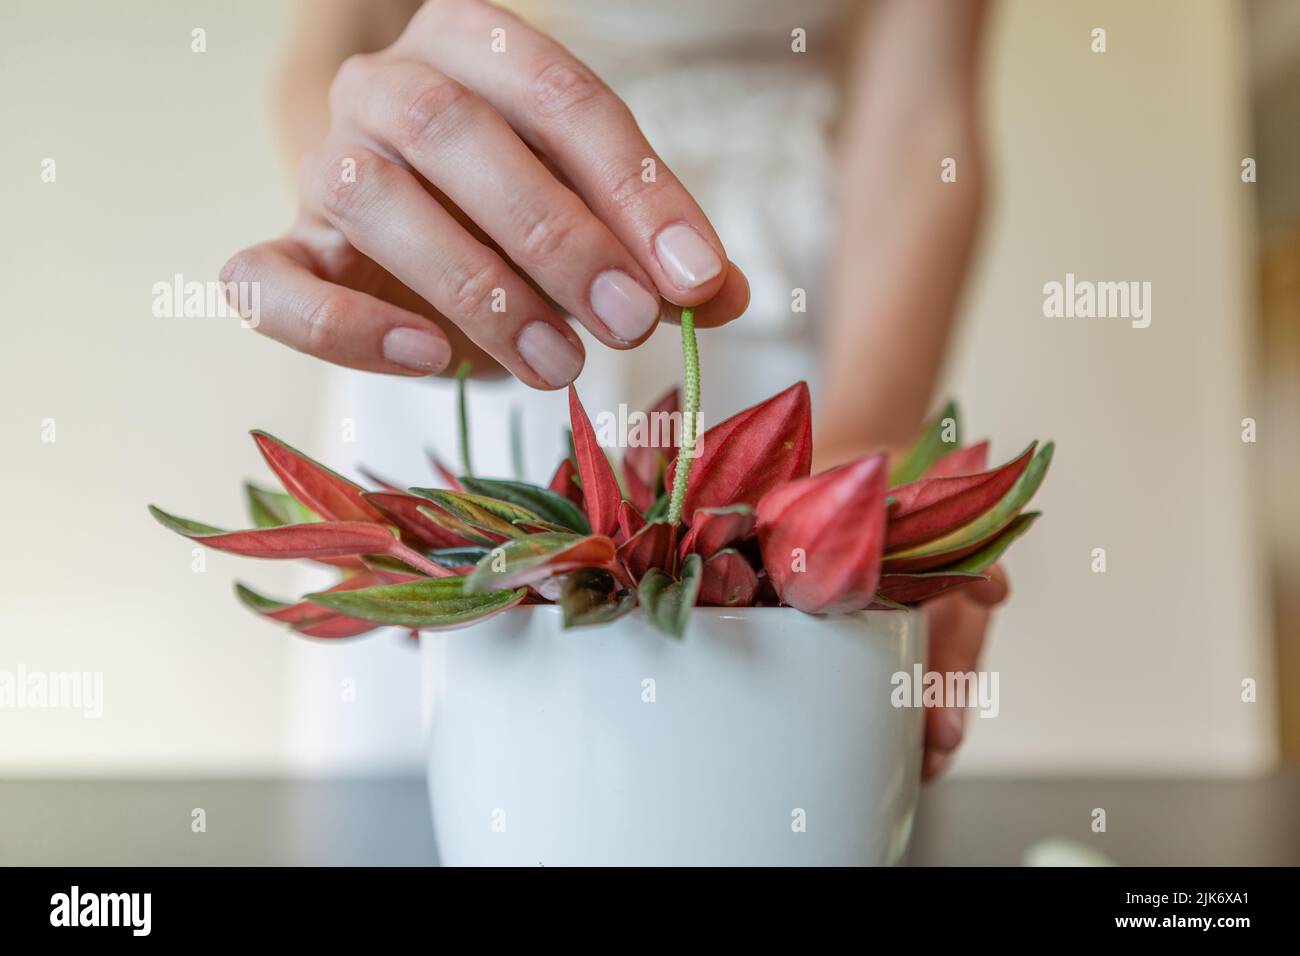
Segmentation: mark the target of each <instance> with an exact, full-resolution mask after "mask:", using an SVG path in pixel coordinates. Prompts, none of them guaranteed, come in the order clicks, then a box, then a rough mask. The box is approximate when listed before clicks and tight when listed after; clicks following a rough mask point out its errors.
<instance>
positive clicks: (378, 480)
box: [357, 465, 405, 495]
mask: <svg viewBox="0 0 1300 956" xmlns="http://www.w3.org/2000/svg"><path fill="white" fill-rule="evenodd" d="M357 473H358V474H359V475H361V477H362V478H364V479H366V481H368V482H370V483H371V484H372V485H374V486H375V487H376V488H380V489H382V490H384V491H392V492H396V493H397V494H399V495H400V494H405V489H403V488H401V487H399V486H398V485H395V484H393V483H392V482H391V481H389V480H388V479H387V478H382V477H380V476H379V475H377V474H375V472H373V471H371V470H370V469H369V468H367V467H366V466H365V465H357Z"/></svg>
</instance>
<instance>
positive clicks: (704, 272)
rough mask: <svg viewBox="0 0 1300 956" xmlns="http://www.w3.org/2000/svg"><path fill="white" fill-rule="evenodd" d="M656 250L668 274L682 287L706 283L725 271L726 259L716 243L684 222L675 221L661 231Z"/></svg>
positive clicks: (656, 241) (689, 287) (687, 287)
mask: <svg viewBox="0 0 1300 956" xmlns="http://www.w3.org/2000/svg"><path fill="white" fill-rule="evenodd" d="M655 253H656V254H657V255H658V256H659V264H660V265H661V266H663V268H664V271H665V272H667V273H668V278H670V279H672V280H673V283H674V284H676V285H677V286H678V287H680V288H682V289H694V288H695V287H696V286H697V285H703V284H704V283H705V282H708V281H709V280H710V279H712V278H713V277H714V276H716V275H717V274H718V273H719V272H721V271H722V260H721V259H719V258H718V254H717V253H716V252H714V251H713V247H712V246H711V245H709V244H708V243H707V242H705V240H704V237H703V236H701V235H700V234H699V233H698V232H696V231H695V230H694V229H692V228H691V227H690V226H688V225H686V223H684V222H675V223H673V224H672V225H671V226H666V227H664V228H663V229H661V230H660V231H659V235H657V236H656V237H655Z"/></svg>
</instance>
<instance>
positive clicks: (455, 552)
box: [425, 546, 492, 568]
mask: <svg viewBox="0 0 1300 956" xmlns="http://www.w3.org/2000/svg"><path fill="white" fill-rule="evenodd" d="M491 550H492V549H491V548H487V547H468V546H467V547H464V548H438V549H436V550H434V551H429V552H427V554H426V555H425V556H426V557H427V558H428V559H429V560H430V561H432V562H433V563H434V564H436V565H438V566H439V567H443V568H466V567H469V566H470V565H474V564H478V563H479V562H480V561H481V560H483V558H484V557H486V556H487V555H488V554H490V553H491Z"/></svg>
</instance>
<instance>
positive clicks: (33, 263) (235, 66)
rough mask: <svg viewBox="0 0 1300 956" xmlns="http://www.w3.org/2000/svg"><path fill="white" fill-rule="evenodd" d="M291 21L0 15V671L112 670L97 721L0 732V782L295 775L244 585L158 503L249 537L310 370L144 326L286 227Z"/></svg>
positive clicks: (246, 334)
mask: <svg viewBox="0 0 1300 956" xmlns="http://www.w3.org/2000/svg"><path fill="white" fill-rule="evenodd" d="M285 22H286V17H285V15H284V11H282V10H280V9H279V8H278V7H277V6H276V5H274V4H252V3H245V4H217V3H206V4H157V3H126V4H100V3H88V2H52V3H43V2H31V3H18V4H14V3H7V4H6V5H5V11H4V14H3V27H2V28H0V77H2V83H0V89H3V91H4V92H3V93H2V94H0V119H2V125H3V128H4V129H5V130H7V131H8V132H7V133H6V135H5V142H6V146H5V149H4V150H3V151H0V183H3V187H0V188H3V190H4V210H5V211H4V220H5V227H4V230H3V233H4V238H3V239H2V240H0V242H3V247H4V252H3V255H2V256H0V262H2V263H3V265H2V266H0V268H2V269H3V277H4V287H5V292H6V300H7V301H6V313H7V315H6V319H5V322H4V328H5V338H6V341H5V346H4V348H3V350H0V389H2V390H3V409H4V410H3V413H2V414H0V441H2V442H3V448H4V450H5V453H4V469H3V478H0V481H2V482H3V487H4V500H5V502H6V508H5V512H6V514H5V527H4V547H3V553H2V556H0V581H3V584H0V593H2V594H3V597H2V598H0V602H2V603H0V661H3V662H4V663H3V664H0V667H5V668H10V669H12V668H13V667H15V666H16V665H17V664H19V663H21V664H24V665H25V666H26V667H27V668H29V669H36V670H79V671H80V670H95V671H103V673H104V681H105V689H104V694H105V713H104V716H103V717H102V718H101V719H99V720H84V719H82V718H81V716H80V715H78V714H76V713H70V712H67V711H39V710H5V709H0V771H32V772H39V771H42V770H47V769H48V770H59V771H63V772H79V771H82V770H87V771H91V770H93V771H100V770H115V769H147V770H167V771H176V772H180V771H183V770H185V769H187V768H190V767H216V768H221V769H227V768H228V769H232V770H233V769H236V768H248V767H273V766H276V765H277V764H278V762H279V760H280V750H281V746H280V733H279V720H278V718H279V713H278V709H277V707H276V700H277V693H278V688H279V685H280V682H281V679H282V673H281V671H282V663H281V662H282V654H283V646H282V640H283V639H282V638H281V637H280V636H279V635H278V634H276V633H275V632H273V631H269V630H267V629H266V628H264V627H258V626H256V624H255V622H251V621H250V620H249V616H248V614H247V612H245V611H244V610H243V609H241V608H240V607H238V606H237V605H236V604H235V603H234V601H233V600H232V599H231V596H230V581H231V580H232V578H234V577H235V576H236V575H237V574H240V573H244V574H247V572H248V568H247V564H246V563H244V562H240V561H237V560H235V559H233V558H227V557H224V556H222V555H216V554H210V555H208V559H207V571H206V572H205V573H202V574H196V573H194V572H193V571H191V556H190V548H189V546H188V545H187V544H186V543H185V542H184V541H182V540H180V539H179V538H176V537H174V536H171V535H168V534H167V533H165V532H163V531H162V529H161V528H159V527H158V526H157V525H156V524H155V523H154V522H153V520H152V519H151V518H150V517H149V516H148V514H147V513H146V512H145V504H146V502H157V503H158V504H160V505H162V506H164V507H167V508H170V509H174V510H175V511H177V512H178V513H180V514H188V515H192V516H194V517H196V518H199V519H202V520H206V521H208V522H210V523H213V524H227V526H235V525H236V523H237V522H239V521H241V520H242V517H243V514H242V506H241V501H240V499H239V480H240V479H241V478H243V477H244V476H246V475H260V474H262V473H263V472H262V469H261V467H260V462H259V461H258V459H257V456H256V452H255V450H254V448H253V445H252V443H251V441H250V440H249V438H248V435H247V429H248V427H250V426H251V425H253V424H254V423H263V426H264V427H266V428H268V429H270V430H273V431H277V432H282V433H292V432H295V431H296V432H299V433H302V432H304V431H305V430H306V429H307V428H308V427H309V424H310V422H311V420H312V418H313V407H314V405H315V404H316V401H317V381H318V375H319V373H318V370H317V369H316V368H315V367H314V365H313V363H311V362H309V361H307V360H306V359H304V358H300V357H297V356H292V355H289V354H288V353H286V352H285V351H284V350H282V349H279V348H277V347H275V346H273V345H271V344H270V343H268V342H266V341H264V340H262V339H260V337H258V336H257V335H256V334H255V333H253V332H251V331H247V330H244V329H242V328H240V327H239V325H238V323H234V322H231V321H225V320H218V319H160V318H154V317H153V315H152V313H151V305H152V292H151V288H152V285H153V283H155V282H158V281H166V280H170V278H171V277H172V275H173V274H174V273H176V272H180V273H183V274H184V275H185V276H186V277H187V278H198V279H207V278H213V277H215V275H216V272H217V270H218V269H219V268H220V265H221V263H222V261H223V257H224V254H226V253H228V252H229V251H232V250H233V249H235V248H237V247H239V246H240V245H242V244H244V243H246V242H248V241H250V240H252V239H254V238H257V237H259V236H260V235H263V234H270V233H271V231H272V230H275V229H279V228H282V227H283V225H284V224H286V223H287V221H288V217H289V215H290V212H291V209H290V206H289V205H288V197H287V196H286V194H285V190H284V183H283V181H282V179H281V178H279V177H278V176H277V175H276V174H277V172H278V169H279V165H278V157H277V156H276V154H275V151H274V147H273V143H272V135H271V134H272V130H271V129H270V127H269V119H268V116H267V110H266V101H267V96H266V90H267V87H268V83H269V82H270V70H271V67H272V63H273V58H274V55H275V47H276V44H277V43H278V42H279V41H280V39H281V30H282V25H283V24H284V23H285ZM194 27H203V28H205V29H206V30H207V43H208V52H207V53H205V54H202V55H198V54H194V53H191V52H190V31H191V29H193V28H194ZM46 157H52V158H54V159H55V160H56V163H57V166H56V173H57V180H56V182H54V183H52V184H49V183H42V182H41V180H40V173H41V161H42V159H44V158H46ZM46 418H53V419H54V420H55V424H56V433H55V434H56V441H55V442H54V443H53V444H43V443H42V442H41V423H42V420H43V419H46ZM241 564H243V567H242V568H241ZM257 572H258V580H261V581H266V582H274V581H275V580H276V579H277V577H278V578H279V579H280V580H281V581H283V582H286V583H287V581H288V569H287V568H271V567H263V568H258V569H257Z"/></svg>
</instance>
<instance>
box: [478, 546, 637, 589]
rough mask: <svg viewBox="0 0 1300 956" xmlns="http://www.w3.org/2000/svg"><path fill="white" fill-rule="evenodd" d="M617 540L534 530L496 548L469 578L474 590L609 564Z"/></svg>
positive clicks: (516, 585)
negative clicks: (537, 532) (536, 531)
mask: <svg viewBox="0 0 1300 956" xmlns="http://www.w3.org/2000/svg"><path fill="white" fill-rule="evenodd" d="M614 558H615V548H614V542H613V541H612V540H611V539H609V538H607V537H605V536H604V535H588V536H586V537H583V536H581V535H576V534H556V533H546V534H530V535H528V536H526V537H522V538H514V539H512V540H510V541H506V542H504V543H503V544H500V545H498V546H497V547H495V548H493V549H492V550H491V551H490V552H489V553H488V554H487V556H486V557H484V558H483V559H482V560H481V561H479V563H478V566H477V567H475V568H474V570H473V571H472V572H471V573H470V575H469V576H468V578H467V579H466V585H465V586H466V589H467V590H470V591H476V590H488V589H496V590H501V589H507V588H519V587H524V586H526V585H532V584H536V583H537V582H539V581H544V580H546V579H547V578H553V577H557V576H559V575H561V574H568V573H569V572H570V571H576V570H578V569H579V568H608V567H609V566H610V565H612V564H613V563H614Z"/></svg>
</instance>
